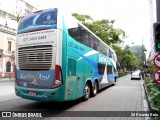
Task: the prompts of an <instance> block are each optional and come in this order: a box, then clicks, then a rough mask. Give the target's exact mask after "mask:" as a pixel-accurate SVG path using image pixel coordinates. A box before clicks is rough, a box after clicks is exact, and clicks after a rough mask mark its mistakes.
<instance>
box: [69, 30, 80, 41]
mask: <svg viewBox="0 0 160 120" xmlns="http://www.w3.org/2000/svg"><path fill="white" fill-rule="evenodd" d="M68 32H69V35H70V36H71V37H72V38H74V39H75V40H76V41H78V42H80V41H81V36H80V32H81V31H80V29H79V27H77V28H70V29H68Z"/></svg>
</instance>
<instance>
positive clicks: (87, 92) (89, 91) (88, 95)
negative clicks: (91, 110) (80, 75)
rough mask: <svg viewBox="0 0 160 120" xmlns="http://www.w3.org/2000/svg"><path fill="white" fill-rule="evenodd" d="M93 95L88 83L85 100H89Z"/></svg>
mask: <svg viewBox="0 0 160 120" xmlns="http://www.w3.org/2000/svg"><path fill="white" fill-rule="evenodd" d="M90 94H91V89H90V85H89V84H88V83H86V86H85V88H84V96H83V100H84V101H85V100H88V99H89V97H90Z"/></svg>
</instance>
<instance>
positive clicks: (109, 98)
mask: <svg viewBox="0 0 160 120" xmlns="http://www.w3.org/2000/svg"><path fill="white" fill-rule="evenodd" d="M142 83H143V80H130V76H129V75H127V76H124V77H120V78H119V79H118V81H117V83H116V85H115V86H111V87H108V88H106V89H104V90H101V91H100V92H99V93H98V94H97V96H96V97H92V98H90V99H89V100H88V101H85V102H82V101H80V100H76V101H71V102H63V103H57V102H50V103H47V102H37V101H32V100H27V99H22V98H20V97H17V96H15V94H14V83H13V81H4V82H2V81H1V82H0V90H1V93H0V94H1V95H0V111H18V112H25V111H31V112H39V111H40V112H42V114H44V113H45V112H46V113H45V116H48V117H43V118H37V119H38V120H39V119H42V120H44V119H45V120H52V119H53V120H55V119H56V120H63V119H65V120H70V119H71V120H72V119H74V120H77V119H80V120H81V119H83V120H85V119H86V120H90V119H92V120H93V119H95V120H96V119H100V120H106V119H107V120H143V119H144V118H142V117H129V116H126V117H124V114H127V115H128V113H127V112H122V111H144V109H145V105H144V101H145V97H144V90H143V85H142ZM66 111H68V112H66ZM76 111H81V112H76ZM84 111H87V112H84ZM101 111H102V112H101ZM108 111H109V112H108ZM110 111H113V112H110ZM118 111H121V112H122V113H118ZM116 112H117V113H116ZM107 114H108V115H109V116H110V117H106V116H107ZM117 114H118V115H119V114H120V115H122V116H123V117H115V116H117ZM129 114H131V115H134V113H129ZM60 116H62V117H60ZM77 116H78V117H77ZM80 116H83V117H80ZM3 119H11V120H12V119H13V118H3ZM15 119H16V120H17V119H24V118H15ZM25 119H26V118H25ZM29 119H33V120H34V119H36V118H29Z"/></svg>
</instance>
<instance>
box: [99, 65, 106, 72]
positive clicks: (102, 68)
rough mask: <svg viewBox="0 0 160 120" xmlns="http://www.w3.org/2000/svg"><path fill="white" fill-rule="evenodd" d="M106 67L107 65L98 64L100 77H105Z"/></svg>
mask: <svg viewBox="0 0 160 120" xmlns="http://www.w3.org/2000/svg"><path fill="white" fill-rule="evenodd" d="M105 66H106V65H105V64H101V63H98V73H99V74H100V75H104V71H105Z"/></svg>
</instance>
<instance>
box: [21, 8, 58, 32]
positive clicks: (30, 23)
mask: <svg viewBox="0 0 160 120" xmlns="http://www.w3.org/2000/svg"><path fill="white" fill-rule="evenodd" d="M46 25H54V26H55V28H56V27H57V10H55V9H50V10H47V11H46V10H43V11H37V12H34V13H31V14H30V15H28V16H27V17H24V18H22V19H21V20H20V22H19V25H18V30H22V29H25V28H29V27H35V26H46Z"/></svg>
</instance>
